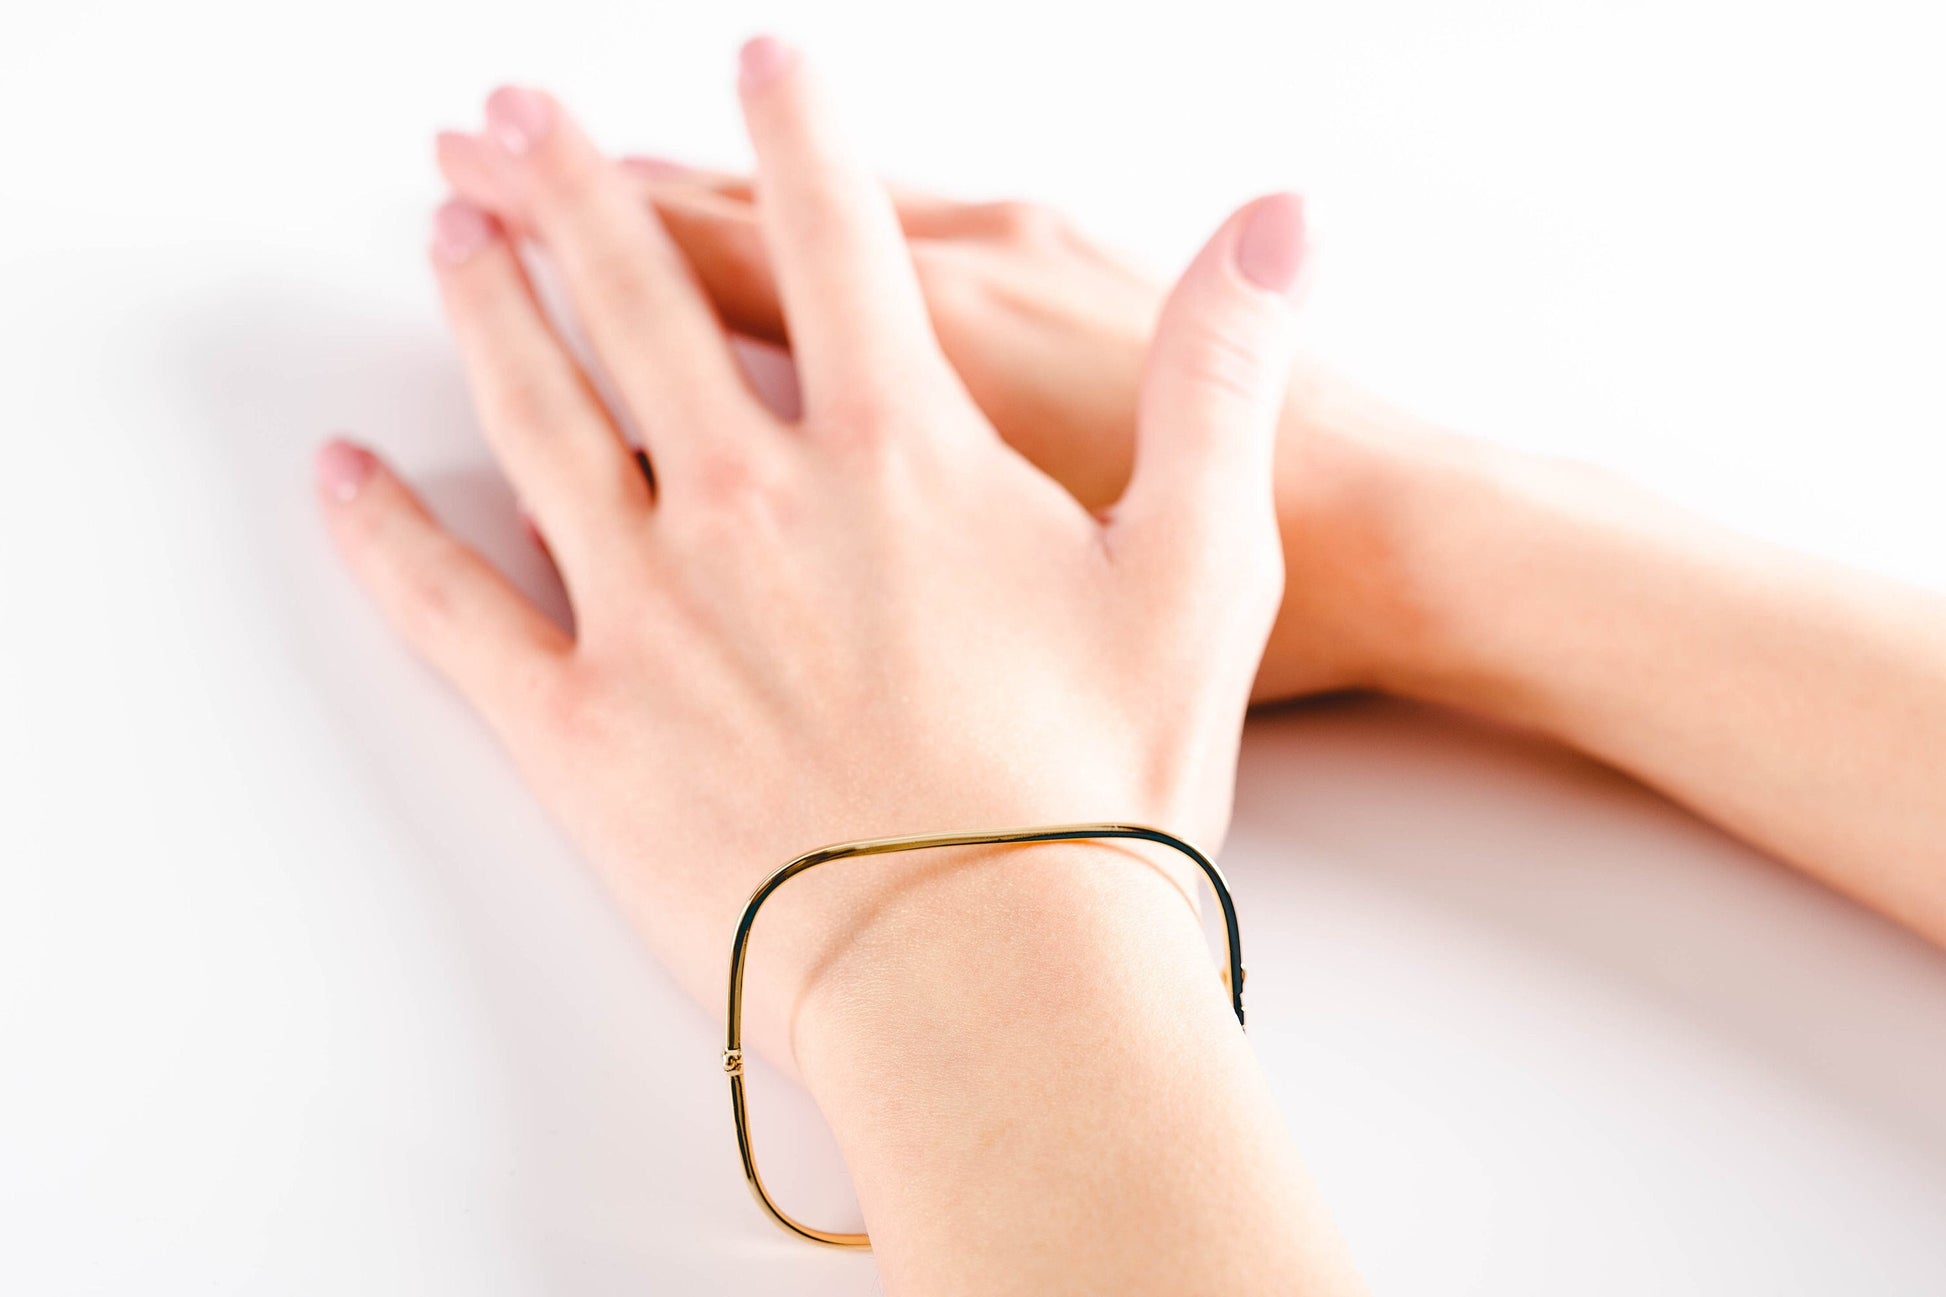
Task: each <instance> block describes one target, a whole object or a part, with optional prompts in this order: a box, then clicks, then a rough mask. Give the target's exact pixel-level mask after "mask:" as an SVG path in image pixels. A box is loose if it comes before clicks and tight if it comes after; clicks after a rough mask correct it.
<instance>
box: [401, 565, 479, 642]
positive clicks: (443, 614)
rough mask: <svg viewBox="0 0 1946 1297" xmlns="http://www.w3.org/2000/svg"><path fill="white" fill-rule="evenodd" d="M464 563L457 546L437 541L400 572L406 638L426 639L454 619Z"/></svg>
mask: <svg viewBox="0 0 1946 1297" xmlns="http://www.w3.org/2000/svg"><path fill="white" fill-rule="evenodd" d="M466 575H467V573H466V564H465V561H464V559H463V557H462V556H461V554H460V552H459V550H458V548H457V547H456V546H453V545H438V546H435V547H433V548H432V549H431V550H430V551H429V552H427V553H425V554H423V555H421V556H420V557H419V560H418V561H417V562H415V563H413V564H411V565H410V566H408V567H407V568H405V570H404V571H403V572H402V573H401V574H400V583H399V585H400V589H399V613H400V617H401V618H402V619H403V620H404V622H405V630H406V634H407V636H408V637H409V638H412V639H414V640H417V641H420V642H425V641H427V640H430V639H432V638H434V637H436V636H438V635H440V634H441V633H442V632H444V631H445V630H447V629H448V628H449V627H450V626H451V625H452V624H453V622H454V620H455V619H456V614H457V612H458V609H459V604H460V600H461V590H462V587H463V585H464V582H465V577H466Z"/></svg>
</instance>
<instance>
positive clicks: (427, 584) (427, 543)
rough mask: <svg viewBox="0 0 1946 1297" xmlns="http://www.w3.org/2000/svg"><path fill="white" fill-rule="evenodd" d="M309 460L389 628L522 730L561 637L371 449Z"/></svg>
mask: <svg viewBox="0 0 1946 1297" xmlns="http://www.w3.org/2000/svg"><path fill="white" fill-rule="evenodd" d="M316 467H317V487H318V500H319V503H320V504H321V505H322V507H323V510H324V516H325V521H326V523H327V524H328V525H329V527H330V529H331V536H332V539H333V541H335V542H336V544H337V547H338V552H339V553H340V554H341V555H342V556H343V558H344V560H345V564H346V566H348V567H349V568H350V569H351V571H352V574H353V575H354V576H355V577H356V578H357V579H358V582H359V584H361V585H362V586H364V587H365V590H366V592H367V593H368V594H370V595H371V596H372V599H373V600H374V601H375V602H376V603H377V604H378V606H379V608H380V610H381V611H382V612H383V613H384V614H385V617H386V620H387V621H389V622H390V623H391V624H392V628H393V629H394V630H396V631H397V632H398V633H399V634H400V636H401V637H403V638H404V639H405V641H406V642H407V643H408V644H410V645H411V647H412V648H413V650H414V651H415V652H417V653H418V654H419V655H420V656H421V657H423V658H425V659H426V661H427V662H429V663H431V665H432V667H433V669H434V670H436V671H438V672H439V673H440V674H441V675H443V676H445V677H446V678H447V679H448V680H450V681H451V682H452V683H453V686H454V687H455V688H457V689H458V690H459V691H460V693H461V694H462V695H464V696H465V698H466V700H467V701H468V702H469V703H471V704H472V705H473V707H474V709H475V710H477V711H478V712H480V714H481V715H482V716H484V717H485V718H486V720H487V722H488V723H489V724H490V725H492V726H493V727H494V728H495V729H497V730H499V731H500V732H501V733H502V734H503V735H505V734H508V733H509V732H510V731H513V730H517V729H520V728H523V718H524V717H525V716H527V715H529V714H531V713H532V712H533V711H534V710H535V708H536V706H537V705H538V701H539V699H540V698H541V697H542V696H544V694H545V692H546V689H545V686H546V685H547V684H548V683H549V677H550V676H552V675H553V673H555V672H556V671H559V670H560V669H562V667H563V664H564V660H565V657H566V654H567V652H568V650H569V649H570V647H571V644H570V641H569V639H568V637H567V635H566V634H565V633H564V632H563V631H562V630H561V629H560V627H558V626H556V625H555V624H554V623H553V622H551V621H549V620H548V619H547V618H546V617H545V616H544V615H542V613H541V611H540V610H539V609H538V608H536V607H534V605H533V604H532V603H530V602H528V600H527V599H526V598H525V597H524V596H523V595H521V594H520V593H519V592H518V591H516V590H515V589H514V588H513V587H512V586H511V585H509V584H508V583H507V580H506V578H504V577H502V576H501V575H500V574H499V573H498V572H497V571H495V570H494V569H493V567H492V566H491V565H490V564H489V563H487V562H486V560H484V559H482V558H481V557H480V556H479V555H478V554H476V553H474V552H473V551H472V550H471V549H469V548H468V547H467V546H466V545H465V544H463V543H461V542H460V541H459V540H458V539H457V538H455V537H454V536H453V535H452V533H450V532H448V531H447V530H446V529H445V528H443V527H441V526H440V525H439V523H438V522H436V521H434V519H433V517H432V515H431V514H429V513H427V512H426V507H425V505H423V504H422V503H420V501H419V498H418V497H417V496H416V495H414V494H413V492H412V490H411V488H410V487H408V486H406V484H405V483H404V482H402V481H400V480H399V478H398V477H397V475H395V474H394V473H393V472H392V471H391V470H390V469H389V468H387V467H386V466H385V465H384V464H383V463H381V462H380V461H379V459H378V457H377V456H376V455H374V454H372V452H370V451H369V450H366V449H365V448H364V447H362V446H357V445H354V444H352V443H351V442H348V441H332V442H328V443H326V444H325V446H324V447H323V448H321V449H320V450H319V451H318V455H317V465H316Z"/></svg>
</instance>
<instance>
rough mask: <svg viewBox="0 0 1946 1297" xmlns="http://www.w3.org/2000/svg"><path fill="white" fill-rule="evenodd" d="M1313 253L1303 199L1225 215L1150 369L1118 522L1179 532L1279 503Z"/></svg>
mask: <svg viewBox="0 0 1946 1297" xmlns="http://www.w3.org/2000/svg"><path fill="white" fill-rule="evenodd" d="M1304 260H1305V226H1304V207H1303V204H1302V202H1301V201H1300V200H1299V199H1298V197H1297V196H1296V195H1295V194H1270V195H1267V196H1265V197H1263V198H1259V199H1256V200H1255V201H1253V202H1251V203H1249V204H1247V205H1245V206H1244V207H1243V208H1242V209H1240V210H1239V211H1237V212H1236V213H1234V214H1233V215H1232V216H1231V217H1230V219H1229V220H1227V221H1225V222H1224V223H1223V227H1222V228H1221V229H1219V230H1218V231H1217V232H1216V234H1215V236H1214V237H1213V238H1211V239H1210V241H1209V243H1207V244H1206V245H1205V246H1204V248H1203V250H1202V252H1200V253H1199V254H1197V257H1196V259H1195V261H1193V262H1191V263H1190V266H1189V269H1188V270H1187V271H1185V272H1184V273H1183V276H1182V278H1181V279H1180V280H1179V281H1177V283H1176V287H1175V289H1174V291H1173V292H1171V293H1170V295H1169V300H1168V302H1167V304H1166V305H1165V306H1164V307H1163V309H1162V315H1161V319H1160V320H1159V322H1158V323H1157V325H1156V332H1155V339H1154V341H1153V342H1152V343H1151V344H1150V347H1149V355H1148V360H1147V363H1146V365H1145V367H1144V370H1143V374H1142V391H1141V399H1140V403H1139V406H1138V410H1137V416H1136V422H1137V428H1136V450H1135V471H1134V475H1133V476H1132V478H1131V479H1130V481H1129V486H1128V490H1127V491H1126V492H1125V493H1124V494H1123V497H1122V502H1121V504H1120V505H1118V506H1117V507H1116V509H1115V512H1114V519H1115V526H1117V527H1123V528H1130V529H1134V530H1142V529H1145V528H1147V529H1151V530H1154V529H1157V528H1160V529H1161V530H1162V531H1165V532H1171V533H1175V534H1176V535H1177V537H1178V539H1180V538H1181V537H1182V535H1183V533H1184V532H1185V531H1187V532H1188V533H1189V534H1190V535H1198V534H1207V533H1208V531H1209V530H1210V529H1211V528H1213V527H1221V526H1222V525H1224V522H1225V520H1226V519H1228V518H1255V517H1256V516H1258V515H1259V514H1261V513H1268V512H1269V511H1271V510H1272V500H1271V457H1272V450H1273V446H1274V442H1275V432H1276V424H1277V416H1278V413H1279V411H1280V410H1281V409H1282V408H1283V404H1284V393H1285V389H1286V386H1287V384H1288V382H1289V377H1290V367H1291V362H1292V359H1293V357H1294V355H1295V352H1296V327H1295V326H1296V311H1295V309H1294V303H1293V296H1292V295H1293V293H1294V291H1295V289H1296V286H1297V280H1298V272H1299V270H1300V269H1301V268H1302V266H1303V263H1304Z"/></svg>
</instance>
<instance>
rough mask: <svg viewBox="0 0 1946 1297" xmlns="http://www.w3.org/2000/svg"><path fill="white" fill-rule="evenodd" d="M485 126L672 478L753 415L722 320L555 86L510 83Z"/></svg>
mask: <svg viewBox="0 0 1946 1297" xmlns="http://www.w3.org/2000/svg"><path fill="white" fill-rule="evenodd" d="M487 134H488V136H489V137H490V139H491V141H492V149H493V158H494V160H495V163H496V166H497V168H498V169H497V171H496V173H495V174H496V175H497V176H499V177H501V178H503V179H504V181H505V183H506V184H507V186H508V188H509V190H510V192H509V194H508V196H507V197H508V202H509V203H510V205H511V206H512V207H513V208H514V209H515V210H517V211H518V212H519V213H520V214H521V218H522V219H523V220H524V221H525V222H526V223H527V224H528V225H530V226H531V227H532V229H533V230H534V232H535V233H536V235H537V236H538V237H539V238H540V239H541V240H542V241H543V242H544V243H545V244H546V245H547V248H548V251H549V252H550V253H551V254H552V256H553V259H554V260H555V262H556V263H557V264H558V265H559V266H560V269H561V276H562V281H563V283H564V285H565V287H566V289H567V292H568V296H569V298H570V299H571V300H572V302H573V304H574V310H575V313H576V315H577V316H578V317H579V319H580V321H581V324H582V326H583V328H584V329H585V330H586V332H587V335H588V341H589V343H590V345H591V346H592V347H593V349H594V352H595V354H596V356H597V357H598V358H599V359H600V361H601V363H602V365H603V367H604V369H605V370H606V371H607V376H608V378H609V381H610V382H611V383H612V384H613V385H614V389H615V391H616V392H617V394H618V395H619V397H620V399H621V400H622V402H623V403H624V404H625V405H626V406H627V407H628V409H629V412H630V413H631V414H632V415H634V417H635V419H636V421H637V422H638V424H639V425H640V426H641V428H642V430H643V435H644V437H645V438H646V440H647V441H648V443H649V452H650V454H651V455H652V456H653V457H654V458H655V461H656V472H657V475H658V477H659V479H661V480H662V481H663V482H664V483H668V484H673V483H674V482H675V481H676V480H677V479H678V478H679V477H680V476H681V475H682V473H683V472H684V471H685V468H686V466H687V465H688V464H690V463H692V462H694V461H695V460H696V459H698V458H710V457H714V456H716V455H717V454H719V453H720V452H721V449H722V446H723V442H724V440H725V439H727V438H731V437H734V436H737V435H739V434H740V433H744V432H747V431H748V430H750V429H752V428H754V427H756V426H757V420H758V419H759V418H760V417H761V408H760V407H759V406H758V405H757V402H756V399H755V398H754V397H753V396H752V395H751V393H750V391H749V389H748V387H747V386H745V384H744V382H743V380H742V377H741V375H740V374H739V373H738V371H737V368H736V362H735V360H734V359H733V358H732V356H731V353H730V349H729V342H728V339H727V338H726V337H725V336H724V333H723V326H722V324H721V322H720V321H719V320H718V319H717V317H716V313H715V312H714V311H713V310H712V309H711V307H710V303H709V300H708V298H707V297H705V296H704V294H703V291H702V289H701V287H700V286H699V285H698V284H697V282H696V278H695V275H694V273H693V272H692V271H691V270H690V267H689V265H688V263H687V262H685V261H684V260H683V257H682V254H681V253H680V252H679V251H678V250H677V248H676V245H675V243H674V242H673V241H672V240H671V239H670V238H669V235H668V232H667V231H666V230H664V229H663V228H662V223H661V222H660V221H659V220H658V219H657V218H656V216H655V214H654V213H653V212H651V211H647V210H645V209H644V207H643V205H642V203H641V201H640V199H639V198H638V196H637V195H636V193H635V191H634V189H633V186H632V185H631V184H630V182H629V181H627V180H626V179H625V178H624V176H623V174H622V172H621V170H620V169H619V168H618V167H616V166H615V165H614V164H613V163H612V162H610V161H609V160H608V159H607V158H605V157H603V156H602V155H601V154H600V153H599V152H597V151H596V149H595V147H594V145H593V143H592V142H590V141H589V139H588V137H587V136H586V135H584V134H582V132H581V130H580V128H579V127H578V126H576V125H575V123H574V122H573V121H572V120H570V119H569V117H568V115H567V114H566V113H565V112H564V111H562V110H561V108H560V106H559V105H558V104H556V103H555V102H554V100H553V99H552V98H550V97H549V96H547V95H545V94H543V93H541V92H540V91H538V90H527V89H519V88H514V87H503V88H502V89H499V90H496V91H494V93H493V95H492V96H491V97H490V98H489V99H488V100H487Z"/></svg>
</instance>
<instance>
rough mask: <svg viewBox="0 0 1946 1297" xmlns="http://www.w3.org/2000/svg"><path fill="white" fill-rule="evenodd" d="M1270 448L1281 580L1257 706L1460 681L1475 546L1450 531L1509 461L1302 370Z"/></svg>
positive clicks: (1425, 690) (1414, 692)
mask: <svg viewBox="0 0 1946 1297" xmlns="http://www.w3.org/2000/svg"><path fill="white" fill-rule="evenodd" d="M1278 438H1279V441H1278V456H1277V475H1276V492H1277V514H1278V524H1279V528H1280V531H1281V533H1282V538H1283V546H1284V558H1285V572H1286V580H1285V591H1284V600H1283V604H1282V606H1281V608H1280V610H1279V613H1278V617H1277V621H1276V624H1275V626H1274V627H1273V629H1272V632H1271V636H1270V641H1269V644H1268V645H1267V646H1266V649H1265V653H1264V661H1263V665H1262V668H1261V670H1260V672H1259V675H1258V679H1257V686H1256V690H1255V693H1254V699H1255V701H1258V702H1268V701H1274V700H1277V699H1282V698H1290V697H1296V696H1300V695H1304V694H1312V693H1321V692H1331V691H1336V690H1345V689H1382V690H1384V691H1386V692H1389V693H1397V694H1403V695H1408V696H1428V694H1429V693H1430V692H1431V691H1434V690H1436V689H1438V688H1440V687H1441V683H1442V682H1443V680H1444V679H1445V677H1446V676H1447V675H1448V674H1449V673H1451V672H1452V671H1453V670H1455V669H1456V665H1457V662H1458V660H1459V658H1460V656H1461V654H1462V651H1463V644H1464V637H1465V631H1464V625H1463V623H1464V620H1465V618H1466V616H1467V615H1468V614H1469V612H1470V610H1469V609H1467V608H1466V607H1465V606H1464V604H1463V600H1464V598H1465V596H1466V595H1467V593H1468V590H1469V586H1468V583H1467V582H1466V581H1465V580H1464V579H1463V569H1464V563H1463V560H1459V559H1458V556H1457V555H1456V554H1455V553H1454V549H1455V546H1456V545H1457V544H1459V543H1461V542H1462V540H1463V539H1464V540H1465V543H1471V539H1470V538H1463V537H1462V535H1461V534H1460V533H1461V532H1462V530H1463V528H1462V527H1460V526H1458V525H1456V517H1458V516H1460V515H1462V514H1464V513H1466V512H1468V511H1471V510H1473V509H1474V508H1476V507H1477V505H1476V504H1475V503H1474V502H1475V501H1476V500H1478V499H1480V498H1482V497H1483V496H1484V495H1485V494H1487V491H1486V490H1485V484H1486V483H1488V482H1490V481H1491V479H1492V477H1493V474H1494V471H1495V470H1494V467H1493V464H1492V461H1493V460H1494V459H1495V458H1496V457H1497V456H1499V455H1502V454H1504V453H1505V452H1502V451H1499V450H1498V449H1497V448H1495V447H1492V446H1489V445H1487V444H1485V443H1481V442H1478V441H1474V440H1472V439H1470V438H1466V437H1462V436H1459V435H1457V434H1454V433H1451V432H1448V431H1446V430H1444V429H1442V428H1439V427H1437V426H1436V425H1433V424H1430V423H1427V422H1425V421H1423V420H1420V419H1417V418H1415V417H1413V416H1411V415H1408V414H1406V413H1404V412H1402V411H1399V410H1396V409H1394V408H1392V407H1389V406H1386V405H1385V404H1383V403H1382V402H1379V401H1377V400H1375V399H1374V398H1372V397H1370V396H1369V395H1367V394H1365V393H1364V392H1362V391H1360V390H1358V389H1357V388H1355V387H1353V386H1351V385H1350V384H1347V383H1345V382H1342V381H1341V380H1338V379H1336V378H1334V377H1332V376H1331V375H1329V374H1327V373H1324V372H1323V371H1320V370H1316V369H1310V368H1306V369H1304V370H1302V371H1300V373H1299V374H1298V376H1297V377H1296V378H1294V379H1293V381H1292V384H1291V390H1290V394H1289V397H1288V399H1287V400H1286V403H1285V407H1284V412H1283V415H1282V418H1281V421H1280V424H1279V429H1278ZM1456 510H1457V511H1458V513H1457V514H1456Z"/></svg>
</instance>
